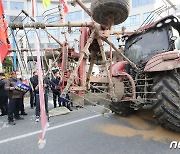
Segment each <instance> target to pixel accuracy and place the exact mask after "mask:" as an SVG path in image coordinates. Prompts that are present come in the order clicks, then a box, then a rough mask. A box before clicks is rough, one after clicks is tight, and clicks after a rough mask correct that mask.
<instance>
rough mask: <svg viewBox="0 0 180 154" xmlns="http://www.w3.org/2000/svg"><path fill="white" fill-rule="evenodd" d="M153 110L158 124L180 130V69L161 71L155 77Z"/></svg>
mask: <svg viewBox="0 0 180 154" xmlns="http://www.w3.org/2000/svg"><path fill="white" fill-rule="evenodd" d="M153 91H154V92H156V94H154V95H152V97H153V98H154V99H157V100H155V101H154V102H153V106H152V110H153V112H154V117H155V119H156V120H157V122H158V124H160V125H162V126H163V127H165V128H167V129H170V130H173V131H176V132H180V70H178V71H171V72H170V71H168V72H166V73H159V76H156V77H155V78H154V86H153Z"/></svg>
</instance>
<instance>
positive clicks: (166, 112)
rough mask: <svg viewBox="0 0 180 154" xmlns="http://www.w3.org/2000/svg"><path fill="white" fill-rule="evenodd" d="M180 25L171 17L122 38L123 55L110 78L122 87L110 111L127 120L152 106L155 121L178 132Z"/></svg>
mask: <svg viewBox="0 0 180 154" xmlns="http://www.w3.org/2000/svg"><path fill="white" fill-rule="evenodd" d="M179 34H180V22H179V20H178V18H176V17H175V16H173V15H170V16H167V17H165V18H163V19H161V20H159V21H157V22H154V23H151V25H148V26H145V27H143V28H140V29H139V30H138V31H136V32H134V33H133V34H132V35H126V36H123V37H122V41H124V42H125V47H124V51H123V52H124V55H125V56H126V57H127V58H129V60H130V61H131V62H132V63H129V62H127V61H121V62H118V63H116V64H115V65H114V66H113V67H112V76H113V78H118V79H119V80H120V81H121V82H123V83H124V85H123V86H124V88H123V87H121V88H123V89H124V91H123V96H122V97H121V100H120V101H116V102H112V103H110V109H111V110H112V111H114V112H115V113H117V114H120V115H122V116H127V115H128V114H130V113H132V112H134V111H135V110H138V109H141V108H143V107H144V106H146V105H152V111H153V114H154V118H155V119H156V120H157V122H158V123H159V124H160V125H162V126H163V127H165V128H167V129H171V130H174V131H177V132H180V37H179Z"/></svg>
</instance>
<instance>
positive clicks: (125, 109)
mask: <svg viewBox="0 0 180 154" xmlns="http://www.w3.org/2000/svg"><path fill="white" fill-rule="evenodd" d="M110 110H111V111H113V112H114V113H115V114H118V115H120V116H123V117H127V116H128V115H130V114H132V113H134V112H135V110H134V109H133V108H130V102H111V104H110Z"/></svg>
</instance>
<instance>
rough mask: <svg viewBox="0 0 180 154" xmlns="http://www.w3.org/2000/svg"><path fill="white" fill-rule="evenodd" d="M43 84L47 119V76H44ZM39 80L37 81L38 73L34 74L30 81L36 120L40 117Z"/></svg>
mask: <svg viewBox="0 0 180 154" xmlns="http://www.w3.org/2000/svg"><path fill="white" fill-rule="evenodd" d="M43 83H44V84H43V86H44V100H45V109H46V115H47V118H48V120H49V115H48V89H49V79H48V78H47V77H45V78H44V82H43ZM38 84H39V82H38V75H36V76H34V80H33V81H32V85H33V88H34V92H35V103H36V110H35V112H36V122H39V118H40V97H39V85H38Z"/></svg>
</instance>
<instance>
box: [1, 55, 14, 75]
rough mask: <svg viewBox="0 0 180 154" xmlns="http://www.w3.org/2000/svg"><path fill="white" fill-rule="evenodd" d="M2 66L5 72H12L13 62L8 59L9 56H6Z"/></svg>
mask: <svg viewBox="0 0 180 154" xmlns="http://www.w3.org/2000/svg"><path fill="white" fill-rule="evenodd" d="M2 65H3V68H4V69H5V72H8V73H10V72H12V71H13V62H12V60H11V59H10V57H6V58H5V59H4V61H3V63H2Z"/></svg>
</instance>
